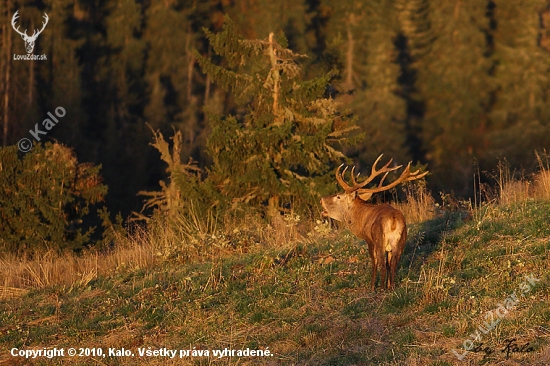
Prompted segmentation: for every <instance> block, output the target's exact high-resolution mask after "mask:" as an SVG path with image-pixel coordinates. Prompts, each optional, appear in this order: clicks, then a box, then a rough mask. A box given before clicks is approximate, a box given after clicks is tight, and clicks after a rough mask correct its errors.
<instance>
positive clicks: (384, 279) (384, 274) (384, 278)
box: [380, 251, 391, 289]
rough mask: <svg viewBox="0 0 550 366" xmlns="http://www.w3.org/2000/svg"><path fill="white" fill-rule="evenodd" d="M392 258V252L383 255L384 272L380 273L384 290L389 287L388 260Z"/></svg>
mask: <svg viewBox="0 0 550 366" xmlns="http://www.w3.org/2000/svg"><path fill="white" fill-rule="evenodd" d="M390 258H391V252H386V251H384V252H383V253H382V263H380V264H381V266H382V271H381V273H380V278H381V281H382V283H381V287H382V288H383V289H386V288H387V287H388V280H389V278H388V260H389V259H390Z"/></svg>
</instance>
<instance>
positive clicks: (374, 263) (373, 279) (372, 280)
mask: <svg viewBox="0 0 550 366" xmlns="http://www.w3.org/2000/svg"><path fill="white" fill-rule="evenodd" d="M372 259H373V260H372V272H371V277H370V290H371V291H374V286H375V284H376V269H377V268H376V267H378V263H377V262H378V261H377V260H376V257H375V256H373V257H372Z"/></svg>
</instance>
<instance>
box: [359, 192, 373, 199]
mask: <svg viewBox="0 0 550 366" xmlns="http://www.w3.org/2000/svg"><path fill="white" fill-rule="evenodd" d="M371 197H372V193H361V194H360V195H359V198H361V199H362V200H363V201H368V200H370V198H371Z"/></svg>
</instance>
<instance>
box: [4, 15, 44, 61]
mask: <svg viewBox="0 0 550 366" xmlns="http://www.w3.org/2000/svg"><path fill="white" fill-rule="evenodd" d="M17 13H19V10H18V11H16V12H15V14H13V17H12V18H11V26H12V27H13V29H14V30H15V31H16V32H17V33H19V34H20V35H21V38H23V41H25V49H26V50H27V53H32V51H33V50H34V42H35V41H36V38H38V36H39V35H40V33H42V31H43V30H44V28H46V24H48V19H49V18H48V14H46V13H44V19H45V22H43V23H42V29H40V30H39V31H37V30H36V29H35V30H34V32H33V33H32V36H28V35H27V30H26V29H25V32H20V31H19V27H17V28H15V23H16V21H17V18H18V17H19V15H18V14H17Z"/></svg>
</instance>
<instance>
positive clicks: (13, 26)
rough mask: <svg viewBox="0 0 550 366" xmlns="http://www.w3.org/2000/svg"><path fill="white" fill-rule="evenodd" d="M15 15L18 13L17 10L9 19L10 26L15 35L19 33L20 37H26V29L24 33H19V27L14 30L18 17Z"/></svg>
mask: <svg viewBox="0 0 550 366" xmlns="http://www.w3.org/2000/svg"><path fill="white" fill-rule="evenodd" d="M17 13H19V10H17V11H16V12H15V14H13V17H12V18H11V26H12V28H13V29H14V30H15V31H16V32H17V33H19V34H20V35H21V37H28V36H27V30H26V29H25V33H21V32H20V31H19V27H17V28H15V22H16V21H17V18H18V17H19V15H18V14H17Z"/></svg>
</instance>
